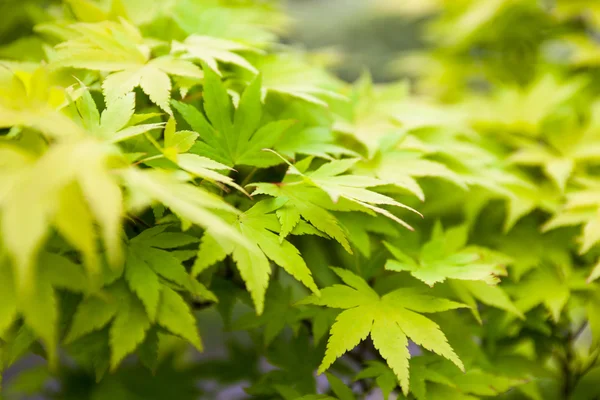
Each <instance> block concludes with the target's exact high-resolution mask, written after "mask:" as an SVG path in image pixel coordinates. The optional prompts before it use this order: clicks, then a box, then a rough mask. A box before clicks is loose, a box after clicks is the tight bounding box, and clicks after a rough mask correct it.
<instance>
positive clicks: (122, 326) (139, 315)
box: [110, 295, 150, 371]
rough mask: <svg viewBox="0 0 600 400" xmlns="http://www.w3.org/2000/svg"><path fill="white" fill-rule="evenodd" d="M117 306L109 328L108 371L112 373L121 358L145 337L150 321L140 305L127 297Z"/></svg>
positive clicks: (132, 298) (134, 299)
mask: <svg viewBox="0 0 600 400" xmlns="http://www.w3.org/2000/svg"><path fill="white" fill-rule="evenodd" d="M123 300H125V301H124V302H123V304H120V305H119V308H118V310H117V315H116V316H115V320H114V322H113V323H112V325H111V327H110V349H111V354H110V369H111V370H112V371H114V370H115V369H116V368H117V367H118V365H119V364H120V363H121V361H122V360H123V358H125V356H127V355H128V354H130V353H132V352H133V351H135V349H136V348H137V347H138V346H139V345H140V343H142V341H143V340H144V338H145V337H146V332H147V331H148V329H149V328H150V320H149V319H148V316H147V315H146V311H145V310H144V306H143V305H142V303H141V302H140V301H139V300H138V299H137V298H135V297H133V296H131V295H130V296H128V297H127V298H125V299H123Z"/></svg>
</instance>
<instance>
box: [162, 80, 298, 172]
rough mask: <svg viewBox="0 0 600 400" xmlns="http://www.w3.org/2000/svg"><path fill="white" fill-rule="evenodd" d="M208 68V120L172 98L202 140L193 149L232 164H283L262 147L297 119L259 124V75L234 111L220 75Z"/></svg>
mask: <svg viewBox="0 0 600 400" xmlns="http://www.w3.org/2000/svg"><path fill="white" fill-rule="evenodd" d="M205 70H206V73H205V80H204V110H205V111H206V116H207V118H208V120H207V118H205V117H204V115H202V113H201V112H200V111H198V110H196V109H195V108H193V107H191V106H189V105H186V104H184V103H179V102H173V106H174V107H175V109H176V110H177V111H178V112H179V113H180V114H181V116H182V117H183V119H184V120H185V121H186V122H187V123H188V124H189V125H190V126H191V127H192V129H194V130H195V131H196V132H197V133H198V134H199V136H200V139H201V140H202V142H201V143H196V144H195V145H194V146H193V147H192V148H191V149H190V152H192V153H195V154H198V155H200V156H204V157H208V158H212V159H213V160H215V161H218V162H222V163H224V164H225V165H227V166H229V167H233V166H235V165H251V166H256V167H261V168H266V167H270V166H273V165H277V164H280V163H281V160H280V159H279V158H278V157H277V156H275V155H274V154H270V153H265V152H263V151H262V150H263V149H265V148H273V147H274V146H275V145H276V144H277V143H278V142H279V141H280V139H281V138H282V136H283V134H284V133H285V131H286V130H288V129H289V128H290V127H291V126H292V125H293V124H294V121H291V120H280V121H273V122H269V123H266V124H264V125H262V126H261V125H260V121H261V115H262V104H261V101H260V98H261V95H260V82H261V81H260V78H256V79H254V80H253V81H252V82H251V83H250V85H248V87H247V88H246V90H245V91H244V93H243V94H242V97H241V99H240V104H239V107H238V108H237V110H235V112H234V108H233V105H232V101H231V99H230V97H229V94H228V93H227V90H226V88H225V86H224V85H223V83H222V82H221V80H220V78H219V76H218V75H217V74H216V73H215V72H214V71H212V70H211V69H210V68H206V69H205ZM208 121H210V124H209V122H208Z"/></svg>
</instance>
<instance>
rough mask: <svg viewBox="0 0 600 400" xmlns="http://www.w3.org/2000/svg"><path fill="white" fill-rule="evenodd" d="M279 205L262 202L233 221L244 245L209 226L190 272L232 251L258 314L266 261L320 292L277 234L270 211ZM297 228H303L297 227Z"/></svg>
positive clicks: (268, 272) (267, 269) (267, 271)
mask: <svg viewBox="0 0 600 400" xmlns="http://www.w3.org/2000/svg"><path fill="white" fill-rule="evenodd" d="M278 207H280V204H277V202H276V201H271V200H266V201H261V202H258V203H257V204H255V205H254V206H253V207H252V208H250V209H249V210H247V211H246V212H244V213H243V214H241V215H240V216H239V217H238V218H237V220H236V221H233V223H234V226H235V227H236V228H237V229H238V230H239V232H240V234H241V235H242V236H243V237H244V238H246V240H247V242H248V243H249V245H247V246H242V245H240V244H239V243H235V242H233V241H231V240H228V239H227V238H226V237H222V236H221V237H216V236H213V235H212V234H211V233H210V229H209V230H208V232H207V233H205V234H204V237H203V238H202V243H201V244H200V249H199V250H198V258H197V260H196V263H195V264H194V267H193V269H192V275H194V276H196V275H197V274H199V273H200V272H202V271H203V270H204V269H205V268H207V267H209V266H211V265H213V264H215V263H216V262H219V261H222V260H223V259H225V257H227V255H230V254H231V256H232V258H233V261H234V262H235V263H236V265H237V268H238V270H239V271H240V274H241V276H242V279H243V280H244V282H246V287H247V288H248V291H249V292H250V295H251V297H252V300H253V302H254V305H255V307H256V313H257V314H259V315H260V314H262V312H263V309H264V303H265V294H266V291H267V286H268V284H269V276H270V275H271V264H270V262H269V260H272V261H273V262H274V263H275V264H277V265H279V266H281V267H282V268H283V269H284V270H285V271H286V272H287V273H289V274H290V275H292V276H293V277H294V278H295V279H297V280H298V281H300V282H302V284H304V286H306V287H307V288H309V289H310V290H311V291H312V292H313V293H318V292H319V289H318V288H317V285H316V284H315V282H314V280H313V277H312V273H311V271H310V269H308V267H307V266H306V263H305V262H304V259H303V258H302V256H301V255H300V252H299V251H298V249H297V248H296V247H294V245H292V244H291V243H290V242H288V241H287V240H283V241H280V238H279V236H278V233H279V230H280V224H279V221H278V220H277V216H276V215H275V214H274V213H272V212H273V211H274V210H276V209H277V208H278ZM306 225H308V224H306ZM296 229H301V230H302V229H303V228H302V227H300V226H299V227H296Z"/></svg>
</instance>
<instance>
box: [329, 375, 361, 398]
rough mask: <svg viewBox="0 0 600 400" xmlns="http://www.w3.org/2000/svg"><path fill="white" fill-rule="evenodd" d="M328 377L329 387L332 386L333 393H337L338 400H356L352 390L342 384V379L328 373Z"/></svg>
mask: <svg viewBox="0 0 600 400" xmlns="http://www.w3.org/2000/svg"><path fill="white" fill-rule="evenodd" d="M326 376H327V380H328V381H329V386H331V389H332V390H333V393H335V395H336V396H337V397H338V399H340V400H355V397H354V394H353V393H352V390H350V388H349V387H348V386H346V384H345V383H344V382H342V380H341V379H340V378H338V377H337V376H335V375H333V374H330V373H327V374H326Z"/></svg>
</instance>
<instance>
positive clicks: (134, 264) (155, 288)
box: [125, 246, 160, 321]
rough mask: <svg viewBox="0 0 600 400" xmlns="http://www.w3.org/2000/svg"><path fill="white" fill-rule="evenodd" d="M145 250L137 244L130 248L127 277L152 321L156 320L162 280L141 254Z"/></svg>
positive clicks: (126, 264) (126, 263)
mask: <svg viewBox="0 0 600 400" xmlns="http://www.w3.org/2000/svg"><path fill="white" fill-rule="evenodd" d="M143 251H144V249H143V248H141V249H139V248H136V247H135V246H130V247H129V248H128V250H127V259H126V261H125V279H126V280H127V283H128V285H129V287H130V288H131V290H132V291H133V293H135V294H136V295H137V297H138V298H139V299H140V300H141V301H142V304H143V305H144V308H145V309H146V313H147V314H148V318H149V319H150V321H154V320H155V318H156V311H157V309H158V300H159V297H160V282H159V280H158V276H157V275H156V272H154V270H153V269H152V268H151V267H150V266H149V265H148V264H147V263H146V261H145V260H144V258H142V256H141V255H140V254H141V252H143ZM138 252H139V253H138Z"/></svg>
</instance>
